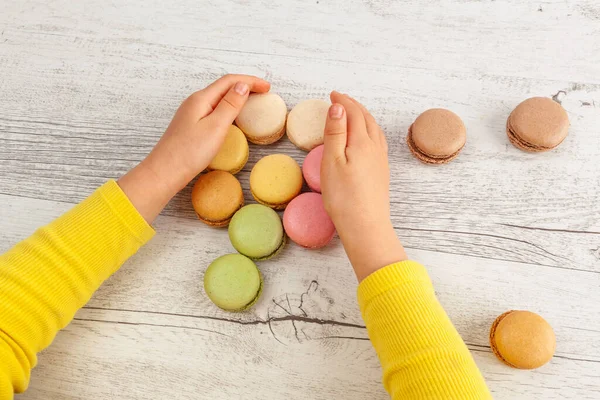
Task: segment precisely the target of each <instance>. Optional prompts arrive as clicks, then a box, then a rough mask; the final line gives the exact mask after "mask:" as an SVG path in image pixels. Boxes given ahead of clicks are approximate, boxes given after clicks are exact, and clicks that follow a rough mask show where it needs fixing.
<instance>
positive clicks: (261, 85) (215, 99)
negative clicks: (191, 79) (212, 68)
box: [202, 74, 271, 108]
mask: <svg viewBox="0 0 600 400" xmlns="http://www.w3.org/2000/svg"><path fill="white" fill-rule="evenodd" d="M237 82H242V83H245V84H247V85H248V86H249V87H250V91H251V92H255V93H265V92H268V91H269V89H270V88H271V84H270V83H269V82H267V81H265V80H263V79H260V78H259V77H256V76H252V75H235V74H230V75H225V76H223V77H221V78H219V79H217V80H216V81H214V82H213V83H211V84H210V85H208V86H207V87H206V88H205V89H203V90H202V92H203V93H204V95H205V96H206V99H207V100H208V101H209V103H210V105H211V107H213V108H215V107H216V106H217V104H218V103H219V102H220V101H221V98H223V96H224V95H225V93H227V91H228V90H229V89H230V88H231V87H232V86H233V85H235V84H236V83H237Z"/></svg>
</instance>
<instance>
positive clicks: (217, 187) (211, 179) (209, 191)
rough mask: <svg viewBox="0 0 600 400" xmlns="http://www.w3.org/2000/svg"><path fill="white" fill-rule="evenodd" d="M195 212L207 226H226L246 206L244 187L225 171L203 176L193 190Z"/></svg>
mask: <svg viewBox="0 0 600 400" xmlns="http://www.w3.org/2000/svg"><path fill="white" fill-rule="evenodd" d="M192 205H193V206H194V211H196V215H197V216H198V218H199V219H200V221H202V222H204V223H205V224H206V225H209V226H213V227H221V226H226V225H228V224H229V221H231V218H232V217H233V214H235V212H236V211H237V210H239V209H240V208H242V206H243V205H244V194H243V192H242V185H241V184H240V182H239V181H238V180H237V178H236V177H235V176H233V175H231V174H230V173H229V172H225V171H212V172H209V173H207V174H204V175H201V176H200V177H199V178H198V180H197V181H196V183H195V184H194V188H193V189H192Z"/></svg>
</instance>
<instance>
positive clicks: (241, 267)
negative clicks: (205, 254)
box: [204, 254, 263, 311]
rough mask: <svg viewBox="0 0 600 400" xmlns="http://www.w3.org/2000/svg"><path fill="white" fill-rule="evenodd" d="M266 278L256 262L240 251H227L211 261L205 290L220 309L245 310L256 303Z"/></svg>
mask: <svg viewBox="0 0 600 400" xmlns="http://www.w3.org/2000/svg"><path fill="white" fill-rule="evenodd" d="M262 286H263V281H262V277H261V275H260V271H259V270H258V268H257V267H256V264H254V262H253V261H252V260H250V259H249V258H248V257H244V256H243V255H241V254H227V255H225V256H221V257H219V258H217V259H216V260H215V261H213V262H212V263H210V265H209V266H208V268H207V269H206V272H205V273H204V291H205V292H206V294H207V295H208V298H209V299H210V300H211V301H212V302H213V303H215V305H216V306H217V307H219V308H222V309H223V310H226V311H243V310H246V309H248V308H250V307H251V306H252V305H254V303H256V302H257V301H258V299H259V297H260V295H261V293H262Z"/></svg>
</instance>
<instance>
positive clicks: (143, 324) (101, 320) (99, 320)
mask: <svg viewBox="0 0 600 400" xmlns="http://www.w3.org/2000/svg"><path fill="white" fill-rule="evenodd" d="M73 320H74V321H86V322H105V323H110V324H119V325H133V326H138V325H139V326H156V327H159V328H178V329H192V330H195V331H202V332H209V333H215V334H217V335H221V336H226V337H228V338H232V336H230V335H227V334H226V333H223V332H219V331H213V330H212V329H205V328H196V327H193V326H179V325H169V324H151V323H148V322H127V321H112V320H104V319H92V318H79V317H76V318H73Z"/></svg>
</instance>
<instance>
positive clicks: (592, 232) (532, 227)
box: [497, 223, 600, 235]
mask: <svg viewBox="0 0 600 400" xmlns="http://www.w3.org/2000/svg"><path fill="white" fill-rule="evenodd" d="M497 225H501V226H508V227H511V228H519V229H528V230H532V231H546V232H560V233H581V234H586V235H600V232H595V231H579V230H572V229H557V228H540V227H535V226H522V225H515V224H504V223H498V224H497Z"/></svg>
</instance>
